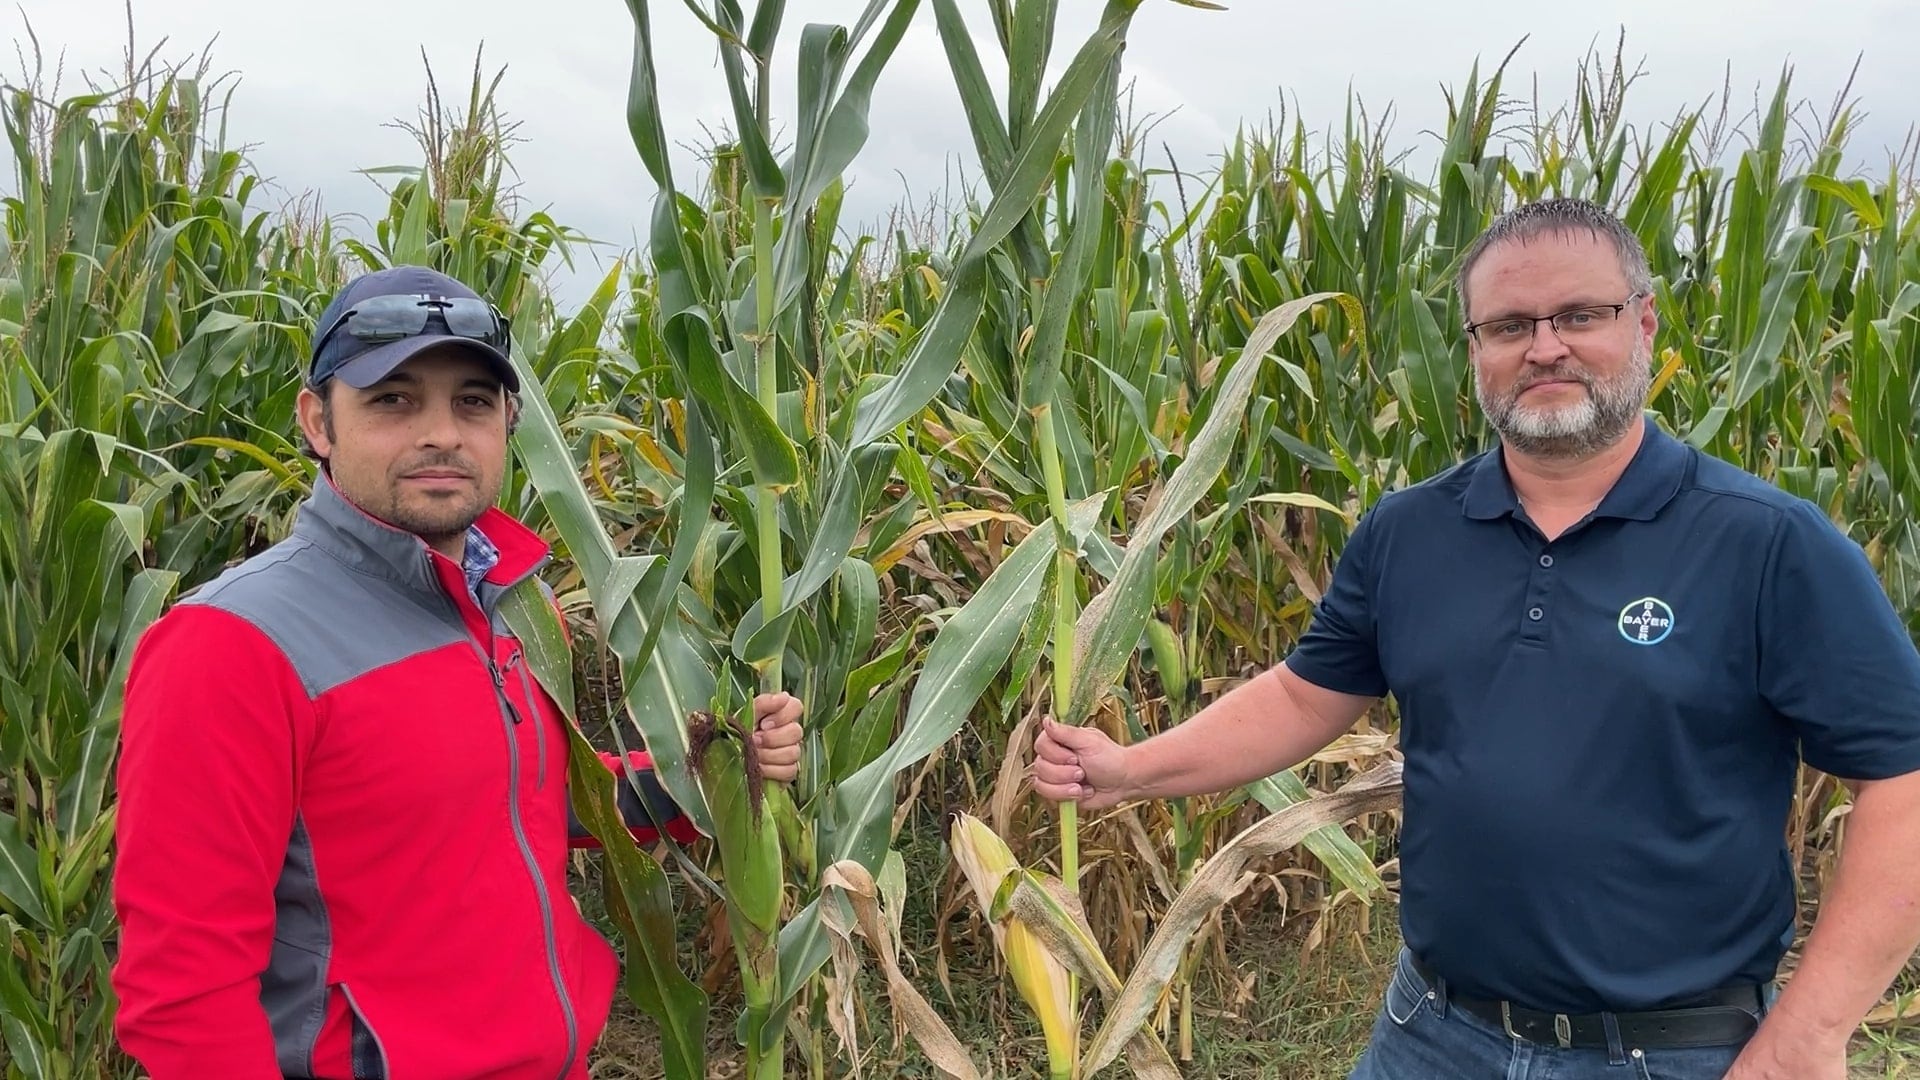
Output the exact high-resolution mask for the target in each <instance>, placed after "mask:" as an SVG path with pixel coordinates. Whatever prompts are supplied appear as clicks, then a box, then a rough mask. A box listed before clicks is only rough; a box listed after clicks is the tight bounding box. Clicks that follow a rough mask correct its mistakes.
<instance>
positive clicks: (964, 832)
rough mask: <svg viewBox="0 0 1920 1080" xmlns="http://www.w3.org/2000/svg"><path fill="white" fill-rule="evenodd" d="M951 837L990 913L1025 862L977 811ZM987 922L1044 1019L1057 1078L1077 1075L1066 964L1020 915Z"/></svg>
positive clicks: (1076, 1030) (963, 817)
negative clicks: (1006, 882) (1004, 884)
mask: <svg viewBox="0 0 1920 1080" xmlns="http://www.w3.org/2000/svg"><path fill="white" fill-rule="evenodd" d="M950 839H951V842H952V845H953V855H954V861H955V862H957V863H959V864H960V872H961V873H962V874H963V875H965V876H966V879H967V884H968V885H969V886H971V887H972V889H973V895H974V899H975V900H976V901H977V902H978V903H979V905H980V911H981V913H982V914H988V913H990V912H991V911H992V909H993V898H994V894H995V893H997V892H998V891H999V889H1000V883H1001V882H1002V881H1003V880H1005V879H1006V877H1007V876H1008V875H1009V874H1012V873H1015V872H1017V871H1019V870H1020V869H1021V867H1020V864H1019V862H1018V861H1016V860H1015V859H1014V857H1013V851H1012V850H1011V849H1009V848H1008V847H1007V845H1006V841H1004V840H1002V839H1000V837H999V835H998V834H996V833H995V832H994V831H993V830H992V829H991V828H989V827H988V826H987V823H986V822H984V821H981V820H980V819H979V818H976V817H974V816H973V815H971V814H959V815H956V816H955V818H954V822H953V828H952V830H951V837H950ZM987 922H988V925H989V926H990V927H991V928H992V931H993V940H994V944H996V945H998V946H999V948H1000V954H1001V955H1002V956H1004V957H1005V958H1006V961H1007V975H1008V977H1009V978H1011V979H1012V980H1013V985H1014V989H1015V990H1017V991H1019V994H1020V999H1021V1000H1022V1001H1025V1002H1026V1003H1027V1007H1028V1008H1030V1009H1032V1010H1033V1014H1034V1016H1035V1017H1037V1018H1038V1019H1039V1021H1040V1030H1041V1031H1042V1033H1043V1034H1045V1036H1046V1040H1047V1065H1048V1071H1049V1072H1050V1074H1051V1075H1052V1076H1053V1077H1054V1078H1055V1080H1059V1078H1061V1077H1069V1076H1072V1075H1074V1062H1075V1060H1076V1059H1077V1058H1078V1057H1079V1056H1080V1024H1079V1017H1078V1016H1076V1015H1075V1013H1074V1009H1073V998H1072V994H1071V990H1070V983H1069V981H1068V977H1067V974H1068V973H1067V969H1066V966H1065V965H1064V964H1062V963H1061V962H1060V961H1059V960H1057V959H1055V958H1054V956H1053V954H1052V953H1050V952H1048V951H1047V948H1046V946H1045V945H1043V944H1041V942H1040V939H1039V938H1038V937H1037V936H1035V935H1034V933H1033V931H1032V929H1030V928H1029V927H1028V926H1027V925H1026V924H1025V923H1023V922H1021V921H1020V920H1019V919H1007V920H1005V921H1004V922H1002V921H998V920H995V919H993V918H991V917H990V916H989V918H988V920H987Z"/></svg>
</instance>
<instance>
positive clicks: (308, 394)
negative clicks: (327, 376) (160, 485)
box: [295, 386, 333, 461]
mask: <svg viewBox="0 0 1920 1080" xmlns="http://www.w3.org/2000/svg"><path fill="white" fill-rule="evenodd" d="M330 390H331V387H330V386H323V387H321V388H320V389H318V390H315V389H314V388H313V387H311V386H303V387H301V388H300V396H299V398H298V400H297V401H296V402H295V411H296V413H297V415H298V417H299V420H300V433H301V434H302V435H304V436H306V441H307V445H308V446H309V447H311V448H312V452H313V456H314V457H316V458H319V459H321V460H323V461H324V460H325V459H327V458H329V457H332V456H333V432H332V431H331V430H329V429H331V428H332V427H333V424H332V423H331V420H332V418H331V417H330V416H329V415H328V413H329V412H330V411H331V410H330V409H329V408H328V402H327V398H326V396H325V395H326V394H327V393H329V392H330Z"/></svg>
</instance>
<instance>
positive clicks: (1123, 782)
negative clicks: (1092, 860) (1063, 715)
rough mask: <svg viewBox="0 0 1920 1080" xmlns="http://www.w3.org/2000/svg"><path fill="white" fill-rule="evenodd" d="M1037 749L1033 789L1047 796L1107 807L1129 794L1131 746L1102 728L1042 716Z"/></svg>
mask: <svg viewBox="0 0 1920 1080" xmlns="http://www.w3.org/2000/svg"><path fill="white" fill-rule="evenodd" d="M1033 749H1034V759H1033V789H1034V790H1035V791H1037V792H1039V793H1040V794H1041V795H1042V796H1044V797H1045V798H1048V799H1051V800H1052V801H1054V802H1067V801H1069V800H1071V801H1073V802H1076V803H1078V804H1079V805H1080V807H1081V808H1082V809H1085V810H1105V809H1106V808H1107V807H1109V806H1114V805H1116V804H1118V803H1119V802H1120V801H1121V800H1122V799H1123V798H1126V797H1127V748H1126V747H1124V746H1121V745H1120V744H1119V743H1116V742H1114V741H1113V740H1112V739H1109V738H1107V733H1106V732H1104V731H1101V730H1100V729H1099V728H1095V727H1072V726H1069V725H1067V724H1056V723H1054V722H1053V718H1052V717H1050V716H1049V717H1042V718H1041V720H1040V737H1039V738H1038V739H1036V740H1034V744H1033Z"/></svg>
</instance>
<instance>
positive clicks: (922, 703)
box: [780, 498, 1103, 1004]
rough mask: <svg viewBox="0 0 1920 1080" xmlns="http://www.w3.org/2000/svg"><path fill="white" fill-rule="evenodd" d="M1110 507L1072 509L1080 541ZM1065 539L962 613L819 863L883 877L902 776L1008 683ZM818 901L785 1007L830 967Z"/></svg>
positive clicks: (791, 961) (830, 820)
mask: <svg viewBox="0 0 1920 1080" xmlns="http://www.w3.org/2000/svg"><path fill="white" fill-rule="evenodd" d="M1102 501H1103V500H1101V499H1098V498H1093V499H1086V500H1082V501H1081V502H1080V503H1078V504H1076V505H1074V506H1073V507H1071V508H1070V511H1069V514H1070V517H1071V519H1072V520H1071V523H1070V526H1069V527H1070V528H1071V529H1072V531H1073V532H1074V534H1075V535H1079V534H1082V533H1084V532H1086V531H1087V530H1089V529H1090V528H1091V527H1092V525H1093V522H1094V521H1095V520H1096V518H1097V516H1098V514H1099V512H1100V504H1101V502H1102ZM1056 544H1057V540H1056V538H1055V535H1054V530H1053V529H1052V528H1051V527H1050V526H1049V525H1047V524H1042V525H1041V527H1039V528H1036V529H1034V530H1033V531H1032V532H1030V533H1028V534H1027V537H1026V539H1024V540H1022V541H1021V542H1020V544H1019V546H1017V547H1015V548H1014V549H1013V551H1011V552H1009V553H1008V555H1007V557H1006V558H1005V559H1004V560H1002V561H1001V563H1000V565H999V566H997V567H995V568H994V571H993V573H992V574H991V575H990V576H989V577H988V578H987V580H986V581H985V582H984V583H983V584H982V585H981V586H980V590H979V591H978V592H976V593H974V595H973V598H972V599H970V600H968V601H967V603H966V604H965V605H964V606H963V607H961V609H960V610H959V611H958V612H955V613H954V615H953V617H952V618H951V619H949V620H948V621H947V623H946V625H945V626H943V627H941V629H940V633H939V634H937V635H936V636H935V637H934V640H933V644H932V645H931V646H929V647H928V649H927V656H926V660H925V662H924V663H923V665H922V667H921V672H920V677H919V680H918V681H917V682H916V683H915V685H914V688H913V694H912V696H911V698H910V699H909V701H908V703H907V715H906V718H905V719H904V720H903V721H902V722H901V726H900V734H899V736H898V737H897V738H895V739H894V741H893V742H892V743H891V744H889V745H888V747H887V748H886V750H885V751H884V752H883V753H882V754H881V755H880V756H879V757H878V758H875V759H874V760H873V761H871V762H869V763H868V764H867V765H865V766H863V767H862V768H860V769H859V770H858V771H856V772H855V773H854V774H853V775H851V776H849V777H847V779H846V780H844V781H842V782H841V783H840V784H839V785H838V786H836V787H835V788H834V791H833V796H832V799H831V802H830V805H829V807H828V809H827V811H826V815H825V818H824V820H823V822H822V832H821V841H820V849H821V850H820V857H819V859H818V865H821V866H831V865H833V864H834V863H837V862H840V861H842V860H844V859H852V860H854V861H856V862H858V863H859V864H860V865H862V866H865V867H868V869H869V872H873V871H875V870H877V869H878V868H879V867H880V865H881V861H882V860H883V859H884V858H885V856H886V852H887V847H888V841H889V833H888V830H889V827H890V826H891V824H892V819H893V809H894V807H893V786H894V777H895V776H897V775H898V774H899V772H900V771H901V770H902V769H906V768H908V767H910V766H912V765H913V763H915V762H917V761H919V760H920V759H922V758H924V757H926V756H927V755H928V754H930V753H932V752H933V750H934V748H936V747H938V746H939V745H940V744H942V743H944V742H946V741H947V740H948V739H950V738H952V737H953V735H954V733H955V732H956V731H958V730H960V725H961V724H962V723H964V722H965V721H966V718H967V715H968V714H969V713H970V712H971V711H972V709H973V706H974V703H975V702H977V701H978V700H979V699H980V695H981V694H982V693H983V692H985V690H986V688H987V684H988V683H989V682H991V681H992V680H993V679H994V678H996V677H997V676H999V674H1000V672H1001V671H1002V669H1004V667H1005V666H1006V663H1007V658H1008V656H1009V655H1011V654H1012V652H1013V649H1014V646H1015V644H1016V643H1017V642H1018V641H1019V638H1020V635H1021V633H1022V631H1023V630H1024V629H1025V626H1026V620H1027V614H1028V612H1029V611H1030V610H1031V609H1032V606H1033V604H1034V603H1035V601H1037V600H1038V599H1039V597H1040V594H1041V593H1042V592H1043V591H1044V590H1043V588H1042V585H1043V583H1044V582H1045V580H1046V576H1047V571H1048V567H1049V566H1050V565H1051V564H1052V562H1053V557H1054V553H1055V551H1056ZM817 904H818V901H816V902H815V903H813V904H809V905H808V906H807V907H806V908H804V909H803V910H802V911H801V912H800V914H799V915H797V916H795V917H794V918H793V919H792V920H791V921H789V922H788V923H787V925H786V926H785V927H784V928H783V929H782V930H781V934H780V969H781V972H780V987H781V990H780V1000H781V1001H782V1003H783V1004H791V1002H792V1001H793V999H794V998H795V997H796V996H797V995H798V994H799V992H800V990H801V989H802V987H803V986H804V985H805V983H806V981H807V980H808V979H809V978H811V976H812V975H813V973H814V972H815V971H816V970H818V969H819V967H820V965H821V964H823V963H825V962H826V959H827V954H828V942H827V940H826V938H825V936H824V935H823V934H821V932H820V924H819V918H820V914H819V911H818V907H817Z"/></svg>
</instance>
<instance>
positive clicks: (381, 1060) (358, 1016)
mask: <svg viewBox="0 0 1920 1080" xmlns="http://www.w3.org/2000/svg"><path fill="white" fill-rule="evenodd" d="M340 992H341V993H342V994H345V995H346V998H347V1008H348V1009H349V1010H350V1011H351V1012H352V1013H353V1018H354V1020H355V1021H357V1024H356V1025H355V1026H354V1029H353V1034H352V1036H351V1038H350V1039H349V1042H350V1043H351V1057H352V1061H353V1075H354V1076H355V1078H356V1080H388V1078H389V1077H391V1076H392V1075H393V1067H392V1066H391V1065H389V1064H388V1063H387V1048H386V1047H385V1046H383V1045H381V1043H380V1033H379V1032H377V1031H375V1030H373V1023H372V1021H370V1020H368V1019H367V1014H366V1013H364V1012H362V1011H361V1009H360V1003H359V1002H357V1001H355V1000H353V989H352V988H351V987H349V986H348V985H347V984H346V983H341V984H340ZM363 1032H364V1033H365V1035H366V1039H367V1041H368V1042H371V1043H372V1044H373V1060H371V1061H368V1060H366V1059H365V1058H366V1051H365V1047H364V1045H363V1044H362V1043H361V1041H360V1039H361V1033H363ZM375 1070H378V1071H375Z"/></svg>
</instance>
